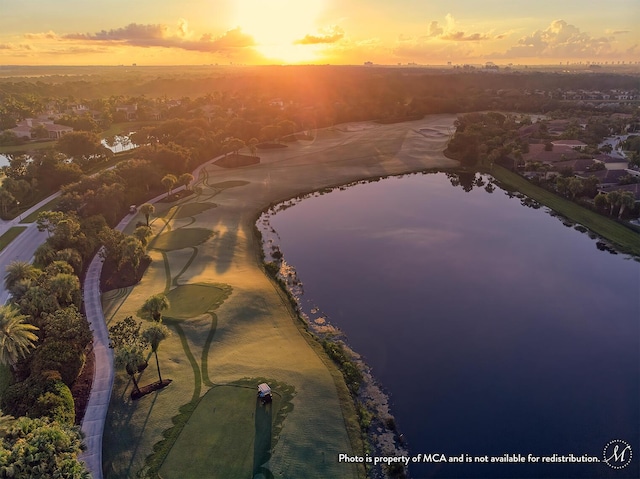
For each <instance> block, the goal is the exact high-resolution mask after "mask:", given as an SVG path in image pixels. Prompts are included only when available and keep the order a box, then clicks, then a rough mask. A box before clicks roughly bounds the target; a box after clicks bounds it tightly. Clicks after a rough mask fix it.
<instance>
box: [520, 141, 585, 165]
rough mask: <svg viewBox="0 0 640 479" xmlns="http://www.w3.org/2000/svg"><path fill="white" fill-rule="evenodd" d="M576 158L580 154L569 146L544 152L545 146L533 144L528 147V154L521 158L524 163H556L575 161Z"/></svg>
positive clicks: (560, 146) (555, 147)
mask: <svg viewBox="0 0 640 479" xmlns="http://www.w3.org/2000/svg"><path fill="white" fill-rule="evenodd" d="M578 156H580V153H579V152H577V151H576V150H574V149H573V148H571V147H570V146H563V145H558V146H554V147H553V149H552V150H551V151H546V150H545V145H543V144H542V143H534V144H530V145H529V153H525V154H524V155H523V158H524V160H525V161H539V162H541V163H555V162H557V161H566V160H575V159H577V158H578Z"/></svg>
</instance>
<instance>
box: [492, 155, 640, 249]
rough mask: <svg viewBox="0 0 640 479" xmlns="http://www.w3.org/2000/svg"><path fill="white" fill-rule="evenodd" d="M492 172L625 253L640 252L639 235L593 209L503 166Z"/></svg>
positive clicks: (496, 176) (503, 181)
mask: <svg viewBox="0 0 640 479" xmlns="http://www.w3.org/2000/svg"><path fill="white" fill-rule="evenodd" d="M491 175H493V177H494V178H496V179H497V180H498V181H500V182H501V183H503V184H505V185H508V186H510V187H511V188H514V189H516V190H518V191H520V192H521V193H524V194H525V195H527V196H528V197H530V198H533V199H534V200H536V201H538V202H540V203H542V204H543V205H545V206H548V207H549V208H551V209H552V210H554V211H556V212H558V213H560V214H561V215H563V216H565V217H567V218H569V219H571V220H573V221H575V222H577V223H580V224H581V225H583V226H585V227H587V228H589V229H590V230H592V231H593V232H595V233H597V234H599V235H600V236H602V237H604V238H607V239H608V240H610V241H612V242H614V243H616V244H617V245H618V246H620V247H621V248H622V250H623V251H624V252H626V253H630V254H634V255H640V234H638V233H634V232H633V231H631V230H630V229H629V228H626V227H624V226H622V225H621V224H619V223H616V222H615V221H613V220H611V219H609V218H606V217H604V216H602V215H599V214H598V213H595V212H593V211H590V210H588V209H586V208H583V207H582V206H580V205H578V204H576V203H574V202H573V201H569V200H566V199H564V198H562V197H560V196H558V195H555V194H553V193H551V192H549V191H547V190H545V189H543V188H540V187H538V186H536V185H533V184H531V183H530V182H529V181H527V180H526V179H525V178H523V177H521V176H520V175H518V174H516V173H513V172H511V171H509V170H507V169H505V168H502V167H501V166H498V165H494V166H493V169H492V170H491Z"/></svg>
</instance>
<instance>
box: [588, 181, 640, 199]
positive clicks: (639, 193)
mask: <svg viewBox="0 0 640 479" xmlns="http://www.w3.org/2000/svg"><path fill="white" fill-rule="evenodd" d="M598 191H601V192H603V193H609V192H610V191H630V192H631V193H633V196H634V197H635V198H636V202H639V201H640V183H633V184H631V185H603V186H601V187H600V188H598Z"/></svg>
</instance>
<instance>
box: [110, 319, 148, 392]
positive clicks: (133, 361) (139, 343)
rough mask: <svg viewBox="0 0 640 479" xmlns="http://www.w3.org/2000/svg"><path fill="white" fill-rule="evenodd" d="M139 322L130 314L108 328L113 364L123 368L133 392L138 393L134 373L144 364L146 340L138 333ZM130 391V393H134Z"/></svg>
mask: <svg viewBox="0 0 640 479" xmlns="http://www.w3.org/2000/svg"><path fill="white" fill-rule="evenodd" d="M140 328H141V323H138V322H137V321H136V320H134V319H133V317H131V316H127V317H126V318H125V319H123V320H122V321H119V322H118V323H116V324H114V325H113V326H111V327H110V328H109V338H110V339H111V347H112V348H113V349H114V351H115V364H116V367H118V368H124V369H125V370H126V372H127V374H128V375H129V376H131V380H132V381H133V387H134V393H135V394H137V395H140V394H141V393H140V388H139V387H138V381H137V380H136V377H135V374H136V373H137V372H138V371H139V370H140V367H141V366H142V365H144V364H145V359H144V355H143V353H144V349H145V348H146V347H147V342H146V340H145V339H144V337H143V336H142V334H141V333H140ZM134 393H132V395H133V394H134Z"/></svg>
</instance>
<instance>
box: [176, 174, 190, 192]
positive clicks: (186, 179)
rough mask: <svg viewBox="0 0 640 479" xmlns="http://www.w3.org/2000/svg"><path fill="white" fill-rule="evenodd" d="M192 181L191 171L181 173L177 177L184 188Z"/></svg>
mask: <svg viewBox="0 0 640 479" xmlns="http://www.w3.org/2000/svg"><path fill="white" fill-rule="evenodd" d="M192 181H193V175H192V174H191V173H183V174H181V175H180V178H178V183H179V184H181V185H184V187H185V189H187V190H188V189H189V185H190V184H191V182H192Z"/></svg>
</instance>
